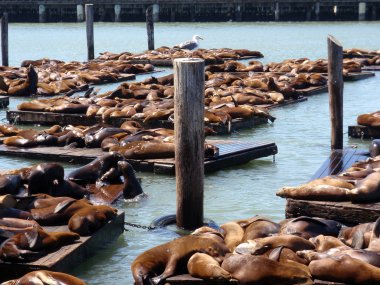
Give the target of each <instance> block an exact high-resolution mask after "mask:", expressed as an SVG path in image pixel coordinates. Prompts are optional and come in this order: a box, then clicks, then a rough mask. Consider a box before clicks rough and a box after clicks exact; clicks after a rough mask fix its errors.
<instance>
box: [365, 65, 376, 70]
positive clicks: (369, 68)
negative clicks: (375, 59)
mask: <svg viewBox="0 0 380 285" xmlns="http://www.w3.org/2000/svg"><path fill="white" fill-rule="evenodd" d="M362 70H366V71H380V65H369V66H363V67H362Z"/></svg>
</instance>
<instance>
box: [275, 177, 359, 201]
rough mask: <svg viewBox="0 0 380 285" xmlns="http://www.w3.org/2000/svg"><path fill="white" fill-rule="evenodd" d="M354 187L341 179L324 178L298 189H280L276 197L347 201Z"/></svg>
mask: <svg viewBox="0 0 380 285" xmlns="http://www.w3.org/2000/svg"><path fill="white" fill-rule="evenodd" d="M353 188H354V186H353V185H352V184H351V183H349V182H347V181H344V180H343V179H338V178H332V177H325V178H319V179H315V180H312V181H310V182H309V183H306V184H303V185H300V186H298V187H282V188H281V189H280V190H279V191H278V192H277V193H276V195H277V196H280V197H283V198H292V199H301V200H302V199H304V200H316V201H347V200H348V197H349V196H348V195H349V192H350V190H351V189H353Z"/></svg>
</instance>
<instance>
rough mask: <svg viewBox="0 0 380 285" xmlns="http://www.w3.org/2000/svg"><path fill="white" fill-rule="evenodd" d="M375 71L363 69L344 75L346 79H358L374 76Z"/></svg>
mask: <svg viewBox="0 0 380 285" xmlns="http://www.w3.org/2000/svg"><path fill="white" fill-rule="evenodd" d="M374 76H375V73H374V72H371V71H362V72H349V73H348V74H347V75H343V80H344V81H358V80H362V79H366V78H370V77H374Z"/></svg>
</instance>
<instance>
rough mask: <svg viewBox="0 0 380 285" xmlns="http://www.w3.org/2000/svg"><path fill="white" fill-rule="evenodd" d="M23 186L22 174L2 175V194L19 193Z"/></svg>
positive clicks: (0, 188)
mask: <svg viewBox="0 0 380 285" xmlns="http://www.w3.org/2000/svg"><path fill="white" fill-rule="evenodd" d="M21 186H22V179H21V176H20V175H18V174H15V175H0V195H5V194H13V195H15V194H18V192H19V191H20V188H21Z"/></svg>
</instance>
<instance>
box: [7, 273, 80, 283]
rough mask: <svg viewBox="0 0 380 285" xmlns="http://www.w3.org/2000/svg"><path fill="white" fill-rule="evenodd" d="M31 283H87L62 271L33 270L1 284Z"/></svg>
mask: <svg viewBox="0 0 380 285" xmlns="http://www.w3.org/2000/svg"><path fill="white" fill-rule="evenodd" d="M31 284H39V285H45V284H51V285H58V284H59V285H86V283H85V282H83V281H82V280H81V279H79V278H77V277H75V276H72V275H69V274H66V273H62V272H54V271H48V270H37V271H32V272H29V273H27V274H25V275H24V276H22V277H20V278H19V279H15V280H10V281H7V282H4V283H1V285H31Z"/></svg>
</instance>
